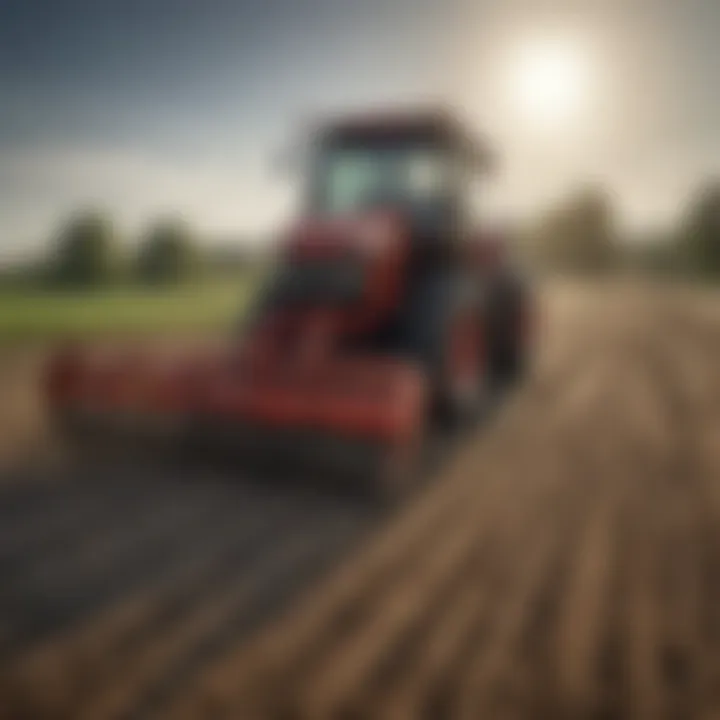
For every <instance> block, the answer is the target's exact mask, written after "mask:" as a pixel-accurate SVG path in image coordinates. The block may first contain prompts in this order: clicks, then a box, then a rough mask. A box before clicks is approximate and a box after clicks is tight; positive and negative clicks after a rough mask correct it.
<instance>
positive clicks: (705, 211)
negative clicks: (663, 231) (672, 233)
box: [679, 179, 720, 278]
mask: <svg viewBox="0 0 720 720" xmlns="http://www.w3.org/2000/svg"><path fill="white" fill-rule="evenodd" d="M679 244H680V247H681V256H682V258H683V264H684V265H685V267H686V268H687V269H688V270H689V271H690V272H691V273H693V274H694V275H698V276H701V277H707V278H720V179H715V180H712V181H709V182H707V183H705V185H704V186H703V187H701V188H700V189H699V190H698V191H697V193H696V194H695V196H694V197H693V199H692V200H691V202H690V205H689V208H688V211H687V213H686V217H685V220H684V222H683V223H682V227H681V232H680V239H679Z"/></svg>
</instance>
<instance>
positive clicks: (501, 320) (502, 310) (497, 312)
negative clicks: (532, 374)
mask: <svg viewBox="0 0 720 720" xmlns="http://www.w3.org/2000/svg"><path fill="white" fill-rule="evenodd" d="M526 303H527V298H526V292H525V290H524V288H523V287H522V285H521V284H520V283H519V282H517V281H510V280H508V279H504V280H503V281H501V282H500V283H499V284H498V286H497V287H496V288H495V289H494V291H493V292H492V294H491V298H490V305H489V308H488V359H489V369H490V376H491V378H492V380H493V382H494V383H495V384H496V385H497V386H499V387H501V388H510V387H513V386H514V385H516V384H517V383H518V382H520V381H521V380H522V378H523V377H524V375H525V373H526V370H527V347H526V346H527V338H526V337H525V332H526V330H527V328H526V327H525V325H526V318H525V315H526V312H527V307H526Z"/></svg>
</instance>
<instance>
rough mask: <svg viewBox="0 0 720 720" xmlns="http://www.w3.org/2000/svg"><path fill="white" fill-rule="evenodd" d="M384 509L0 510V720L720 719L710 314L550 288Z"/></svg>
mask: <svg viewBox="0 0 720 720" xmlns="http://www.w3.org/2000/svg"><path fill="white" fill-rule="evenodd" d="M544 307H545V314H544V318H543V320H544V321H543V330H542V333H541V345H540V351H539V355H538V358H537V363H536V364H535V367H534V368H533V370H532V372H531V375H530V377H529V378H528V379H527V381H526V383H525V384H524V386H523V387H522V388H520V389H519V390H517V391H516V392H515V393H514V394H513V395H512V396H511V397H508V398H506V399H505V401H504V402H503V405H502V407H501V408H500V409H499V411H498V412H497V413H496V414H495V416H494V417H493V418H492V419H491V420H490V421H489V422H488V423H487V424H485V425H484V426H483V427H481V428H478V430H477V431H476V432H474V433H473V434H472V435H471V436H469V437H467V438H464V439H463V440H462V442H461V443H459V444H458V446H457V447H456V448H454V449H453V450H452V452H448V453H447V457H446V459H445V462H444V463H443V470H442V471H441V472H437V473H435V475H434V477H432V478H431V482H429V483H428V484H427V485H426V486H424V487H423V488H422V489H421V490H419V491H418V492H417V494H416V495H414V496H413V497H412V498H411V499H410V500H409V501H408V503H407V504H405V505H404V506H403V507H401V508H399V509H397V510H395V511H392V512H380V511H378V510H377V509H374V508H372V507H370V506H367V505H363V504H362V503H358V502H357V501H354V500H352V499H351V498H348V497H329V496H321V495H318V494H315V493H312V492H303V491H301V490H300V489H293V488H291V487H287V486H284V487H276V488H271V487H268V486H262V485H258V484H256V483H246V482H243V481H242V479H238V478H237V477H230V476H229V475H228V474H223V473H220V472H216V473H210V472H209V471H208V472H207V474H206V475H207V476H205V477H201V478H198V477H196V478H190V479H188V477H187V473H183V474H182V478H179V477H177V476H175V475H174V474H173V472H171V471H170V470H167V469H166V470H164V471H163V470H161V469H160V468H151V467H145V466H139V465H138V466H134V465H132V464H131V463H127V462H125V463H117V464H115V465H113V466H112V467H108V466H96V467H94V468H93V467H85V468H83V470H82V471H79V470H70V469H66V470H63V471H60V470H54V471H53V472H52V473H50V471H37V470H36V471H34V472H33V473H31V475H32V477H25V478H24V479H22V481H21V478H20V476H19V475H18V476H17V477H15V478H14V480H15V482H12V481H8V482H6V483H5V485H4V486H3V488H2V490H0V716H2V717H3V718H8V720H10V719H13V720H14V719H16V718H39V719H41V720H44V719H49V718H67V719H70V718H73V719H75V718H87V719H88V720H96V719H99V720H102V719H104V718H146V717H147V718H165V719H167V720H171V719H175V718H178V719H179V718H188V719H190V718H240V719H243V720H244V719H248V720H254V719H258V720H260V719H263V718H284V719H286V718H307V719H308V720H310V719H312V720H314V719H315V718H317V719H320V720H322V719H324V718H365V717H367V718H386V719H387V720H401V719H405V718H407V719H408V720H410V719H414V718H428V719H430V718H433V719H434V718H461V719H465V718H468V719H470V718H532V717H548V718H558V717H559V718H562V717H566V718H575V717H577V718H585V717H592V718H621V717H627V718H657V717H667V718H694V717H698V718H700V717H702V718H705V717H707V718H710V717H717V716H720V297H718V298H717V299H714V298H713V297H712V296H704V297H700V296H699V295H697V294H694V293H691V292H680V291H678V290H668V289H658V288H644V287H639V286H635V287H631V286H621V285H619V284H614V285H612V286H606V287H604V288H593V289H570V288H566V289H563V290H557V291H552V292H550V293H549V294H548V296H547V298H546V303H545V306H544Z"/></svg>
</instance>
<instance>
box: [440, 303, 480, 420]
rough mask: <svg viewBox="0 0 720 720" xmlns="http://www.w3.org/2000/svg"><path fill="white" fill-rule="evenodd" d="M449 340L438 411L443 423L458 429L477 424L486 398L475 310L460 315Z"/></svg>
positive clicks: (451, 323)
mask: <svg viewBox="0 0 720 720" xmlns="http://www.w3.org/2000/svg"><path fill="white" fill-rule="evenodd" d="M446 338H447V339H446V346H445V348H444V357H443V363H442V368H441V380H440V398H439V404H440V408H439V410H440V415H441V420H442V421H443V423H444V424H445V425H446V426H449V427H451V428H453V429H457V428H461V427H466V426H468V425H472V424H473V423H474V422H475V420H476V419H477V418H478V417H479V414H480V410H481V408H482V403H483V399H484V397H485V377H486V374H485V364H484V362H483V347H482V344H483V343H482V329H481V327H480V324H479V323H478V318H477V313H476V312H475V310H474V308H472V307H471V308H469V309H467V310H466V311H464V312H458V313H457V316H456V318H455V319H453V320H452V321H451V322H450V324H449V328H448V331H447V336H446Z"/></svg>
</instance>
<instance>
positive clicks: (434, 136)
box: [321, 107, 495, 170]
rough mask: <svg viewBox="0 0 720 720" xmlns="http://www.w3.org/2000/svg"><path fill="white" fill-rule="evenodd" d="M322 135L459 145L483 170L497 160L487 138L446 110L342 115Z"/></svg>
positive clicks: (490, 166) (439, 108)
mask: <svg viewBox="0 0 720 720" xmlns="http://www.w3.org/2000/svg"><path fill="white" fill-rule="evenodd" d="M321 133H322V135H323V136H324V137H325V138H328V139H330V140H343V139H346V138H347V139H350V138H375V137H377V138H386V137H387V138H388V139H390V138H395V137H402V138H408V137H410V138H414V137H417V138H421V139H425V140H428V141H432V142H438V141H439V142H448V143H449V144H453V145H459V146H460V147H461V148H462V150H463V152H464V153H466V154H467V156H468V157H469V158H471V159H473V161H474V162H475V163H476V164H477V166H478V168H479V169H480V170H489V169H491V168H492V167H493V166H494V164H495V158H494V155H493V153H492V151H491V150H490V147H489V145H488V143H487V142H486V141H485V139H484V138H479V137H477V136H475V135H474V134H473V133H471V132H470V131H469V129H468V128H467V127H466V126H465V125H464V124H463V123H462V122H461V121H460V119H459V118H458V117H457V115H455V114H454V113H452V112H451V111H450V110H448V109H447V108H443V107H431V108H419V109H411V110H407V109H403V110H386V111H378V112H373V113H364V114H359V115H351V116H341V117H338V118H336V119H334V120H333V119H330V120H328V121H326V122H325V123H324V124H323V126H322V130H321Z"/></svg>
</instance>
